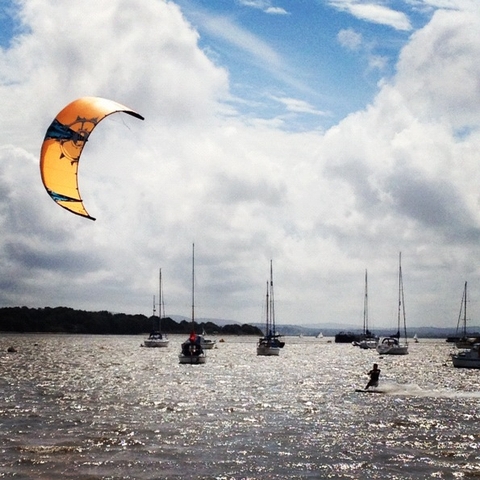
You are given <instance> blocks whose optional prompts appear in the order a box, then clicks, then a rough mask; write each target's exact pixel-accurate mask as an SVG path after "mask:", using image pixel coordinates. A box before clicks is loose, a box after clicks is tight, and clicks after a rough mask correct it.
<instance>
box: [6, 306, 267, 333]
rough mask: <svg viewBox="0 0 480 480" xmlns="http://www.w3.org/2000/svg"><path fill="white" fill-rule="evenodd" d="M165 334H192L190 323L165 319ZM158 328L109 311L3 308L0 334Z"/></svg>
mask: <svg viewBox="0 0 480 480" xmlns="http://www.w3.org/2000/svg"><path fill="white" fill-rule="evenodd" d="M161 327H162V332H164V333H186V334H188V333H190V331H191V322H189V321H186V320H183V321H181V322H180V323H177V322H175V321H174V320H172V319H171V318H169V317H167V318H162V325H161ZM157 329H158V317H153V316H152V317H146V316H145V315H127V314H125V313H111V312H107V311H101V312H87V311H84V310H74V309H73V308H68V307H55V308H50V307H46V308H28V307H7V308H0V331H3V332H19V333H27V332H45V333H87V334H99V335H137V334H142V333H147V332H151V331H152V330H157ZM195 330H196V333H202V331H205V332H206V333H208V334H209V335H211V334H213V333H218V334H224V335H259V336H262V335H263V333H262V331H261V330H260V329H259V328H257V327H254V326H252V325H247V324H245V325H225V326H223V327H219V326H218V325H215V324H214V323H212V322H205V323H195Z"/></svg>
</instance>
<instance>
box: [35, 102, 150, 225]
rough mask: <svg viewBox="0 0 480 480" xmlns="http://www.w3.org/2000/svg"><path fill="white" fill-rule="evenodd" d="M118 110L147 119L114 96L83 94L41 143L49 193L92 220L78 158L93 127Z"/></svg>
mask: <svg viewBox="0 0 480 480" xmlns="http://www.w3.org/2000/svg"><path fill="white" fill-rule="evenodd" d="M116 112H124V113H127V114H129V115H132V116H134V117H136V118H139V119H140V120H144V118H143V117H142V116H141V115H140V114H138V113H137V112H134V111H133V110H131V109H130V108H128V107H125V106H124V105H121V104H119V103H117V102H114V101H112V100H107V99H105V98H99V97H82V98H79V99H77V100H74V101H73V102H72V103H70V104H68V105H67V106H66V107H65V108H64V109H63V110H62V111H61V112H60V113H59V114H58V115H57V116H56V117H55V119H54V120H53V122H52V124H51V125H50V126H49V127H48V129H47V133H46V134H45V139H44V141H43V144H42V149H41V153H40V173H41V176H42V182H43V185H44V186H45V188H46V190H47V192H48V194H49V195H50V197H52V199H53V200H54V201H55V202H56V203H57V204H58V205H60V206H61V207H63V208H65V209H67V210H69V211H70V212H72V213H74V214H76V215H80V216H82V217H86V218H89V219H90V220H95V218H93V217H91V216H90V215H89V214H88V212H87V210H86V209H85V207H84V205H83V201H82V198H81V196H80V192H79V189H78V162H79V161H80V155H81V154H82V150H83V147H84V146H85V142H86V141H87V140H88V137H89V135H90V134H91V133H92V130H93V129H94V128H95V127H96V126H97V124H98V123H99V122H101V121H102V120H103V119H104V118H105V117H106V116H108V115H110V114H112V113H116Z"/></svg>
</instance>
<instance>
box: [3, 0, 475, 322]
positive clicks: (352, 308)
mask: <svg viewBox="0 0 480 480" xmlns="http://www.w3.org/2000/svg"><path fill="white" fill-rule="evenodd" d="M85 11H89V12H90V13H89V15H85ZM377 12H378V10H377ZM20 18H21V20H22V22H23V31H24V33H23V35H22V36H19V37H17V38H16V39H15V41H14V42H13V43H12V44H11V46H9V47H4V48H3V49H2V50H1V51H0V72H2V73H1V81H0V93H1V95H2V99H3V100H2V103H1V105H0V113H1V115H0V222H1V226H2V229H1V232H2V233H1V234H0V267H1V269H2V272H3V276H2V281H1V283H0V287H1V289H0V304H2V305H29V306H45V305H51V306H55V305H58V304H65V305H68V306H72V307H76V308H84V309H108V310H113V311H126V312H132V313H138V312H141V313H145V314H150V305H151V295H152V292H153V293H154V292H155V291H156V288H157V285H156V282H157V273H158V267H162V273H163V277H164V286H165V295H166V299H165V300H166V303H167V307H168V309H167V310H168V311H167V314H168V313H171V314H173V313H178V314H182V313H184V314H186V315H188V312H189V306H190V305H189V304H190V295H189V288H190V274H191V272H190V266H191V259H190V255H191V243H192V242H193V241H195V243H196V256H197V269H196V276H197V282H198V289H197V294H198V295H197V297H198V309H199V312H198V315H199V316H200V317H201V316H208V317H213V318H231V319H233V320H237V321H240V322H247V321H257V320H260V318H261V303H262V299H263V285H264V280H265V279H266V278H267V276H268V262H269V260H270V258H273V260H274V269H275V277H276V283H277V290H276V299H277V300H278V307H277V309H278V312H279V318H278V320H279V321H280V323H316V322H323V321H339V322H353V323H354V322H355V319H357V318H358V321H359V322H360V318H361V307H362V305H363V303H362V302H363V274H364V268H365V267H368V269H369V277H370V279H371V281H370V284H371V286H370V285H369V287H370V289H371V296H372V300H373V298H375V302H372V320H373V322H374V325H390V319H392V318H393V315H391V312H392V310H393V309H394V308H395V305H396V287H395V282H396V259H397V255H398V251H399V250H403V261H404V282H405V291H406V302H407V309H408V311H409V316H410V318H411V319H412V320H413V321H414V322H415V323H416V324H417V325H421V324H432V323H440V322H442V323H444V324H445V325H446V326H452V318H451V317H449V312H450V311H451V310H449V308H450V307H451V306H452V305H450V300H451V298H448V301H447V300H442V298H447V293H448V292H451V291H453V290H455V287H456V286H457V287H459V288H458V290H461V285H463V281H464V280H465V277H466V276H467V275H468V276H469V281H470V283H471V284H473V285H474V284H475V281H476V282H477V283H478V282H479V280H480V275H479V274H480V272H479V271H477V267H476V263H478V262H476V259H477V258H478V256H477V253H476V250H477V244H478V236H479V232H480V229H479V227H480V218H479V196H478V184H479V180H480V178H479V168H478V151H479V147H480V134H479V126H480V115H479V113H478V109H477V108H476V105H478V100H479V95H480V89H479V88H478V78H480V76H479V75H478V73H480V72H478V69H479V66H478V64H477V63H478V62H477V59H478V56H479V55H478V54H479V48H480V40H479V39H478V35H476V34H475V32H478V30H479V27H480V15H479V13H478V12H476V13H475V12H472V10H469V11H465V10H458V11H455V10H443V11H438V12H436V13H435V15H433V17H432V19H431V21H430V22H429V24H428V25H427V26H426V27H425V28H423V29H422V30H420V31H418V32H416V33H415V34H414V35H412V37H411V39H410V41H409V43H408V45H406V47H405V48H404V49H403V50H402V52H401V55H400V59H399V61H398V65H397V73H396V75H395V76H394V77H393V78H392V79H390V80H385V81H383V83H381V84H380V85H379V89H378V94H377V95H376V96H375V98H374V99H373V100H372V102H371V104H370V105H369V106H368V107H367V108H365V109H364V110H361V111H357V112H353V113H351V114H350V115H348V116H347V117H346V118H345V119H343V120H342V121H341V122H339V123H338V125H335V126H334V127H332V128H331V129H329V130H328V131H326V132H324V133H320V132H318V131H301V132H288V131H284V130H282V129H281V128H278V126H277V125H276V124H275V123H270V124H269V123H265V122H263V123H262V122H256V121H254V120H253V121H252V119H249V120H248V121H245V120H244V119H243V118H242V117H240V116H236V115H235V112H232V111H231V110H230V111H228V114H225V112H226V110H225V104H224V100H225V99H227V98H228V97H229V81H230V79H229V75H228V72H227V71H226V70H225V69H224V68H220V67H219V66H217V65H215V64H214V63H213V62H212V61H211V60H210V59H209V58H208V56H207V55H206V54H205V52H204V51H202V49H201V48H200V47H199V37H198V34H197V32H196V31H195V29H194V28H193V27H192V26H191V25H190V24H189V23H188V22H187V21H186V20H185V18H184V17H183V15H182V12H181V11H180V9H179V8H178V7H177V6H176V5H175V4H173V3H172V2H169V3H166V2H143V1H140V0H111V1H110V2H108V6H105V5H103V4H102V5H101V6H99V5H98V2H94V1H93V0H86V1H84V2H82V3H81V4H77V3H68V4H62V5H60V6H59V5H58V4H57V3H56V2H54V1H53V0H38V1H37V2H25V3H21V15H20ZM139 25H141V28H139ZM224 27H225V25H223V26H221V27H219V26H218V24H217V25H216V27H215V28H224ZM212 28H214V27H213V26H212ZM397 28H400V27H397ZM222 31H223V32H225V29H223V30H222ZM233 35H234V36H235V32H233ZM239 38H240V37H238V36H236V39H237V40H236V41H240V40H239ZM242 38H243V37H242ZM243 40H244V41H246V42H248V38H243ZM240 43H242V42H241V41H240ZM243 43H245V42H243ZM254 45H256V44H255V43H254V42H253V43H251V48H252V49H254ZM271 53H272V52H271V51H270V50H268V48H267V49H266V50H265V51H264V53H263V54H264V55H265V58H267V59H269V61H272V62H273V63H275V62H276V61H279V60H278V59H277V60H276V59H275V55H272V54H271ZM83 95H99V96H104V97H107V98H111V99H113V100H116V101H119V102H121V103H123V104H125V105H127V106H129V107H131V108H134V109H135V110H137V111H138V112H140V113H141V114H142V115H144V116H145V122H139V121H138V120H136V119H133V118H130V117H128V116H126V115H122V114H118V115H114V116H111V117H109V118H107V119H106V120H104V121H103V122H102V123H101V124H100V125H99V126H98V127H97V128H96V130H95V131H94V133H93V134H92V136H91V138H90V140H89V142H88V145H87V146H86V148H85V151H84V154H83V157H82V159H81V164H80V174H79V182H80V188H81V192H82V195H83V197H84V200H85V203H86V206H87V208H88V210H89V211H90V212H91V213H92V215H94V216H96V217H97V222H91V221H87V220H84V219H81V218H79V217H76V216H74V215H71V214H69V213H68V212H66V211H64V210H63V209H60V208H59V207H58V206H56V205H55V204H54V202H52V200H51V199H50V198H49V196H48V195H47V194H46V193H45V192H44V190H43V186H42V185H41V182H40V176H39V172H38V154H39V149H40V145H41V142H42V139H43V135H44V133H45V130H46V128H47V126H48V125H49V123H50V122H51V120H52V118H53V117H54V116H55V115H56V113H57V112H58V111H59V110H60V109H61V108H62V107H63V106H64V105H65V104H66V103H68V102H69V101H71V100H73V99H74V98H77V97H80V96H83ZM276 99H277V101H278V102H281V103H282V104H283V105H284V106H285V108H286V109H288V110H289V111H291V112H308V113H311V114H315V115H320V114H321V112H320V111H318V110H317V109H315V108H313V107H312V106H311V105H310V104H309V103H308V102H307V101H304V100H302V99H295V98H292V97H291V96H288V95H277V97H276ZM472 278H473V280H471V279H472ZM472 288H473V287H472ZM479 288H480V286H479ZM432 291H435V292H437V294H438V296H437V299H438V300H437V302H435V304H434V305H431V304H426V303H425V298H427V297H428V298H430V297H429V295H430V294H431V293H432ZM460 293H461V292H460ZM452 303H453V302H452ZM456 307H457V302H456V300H455V302H454V305H453V310H455V311H456ZM357 312H358V316H357ZM359 325H360V323H359Z"/></svg>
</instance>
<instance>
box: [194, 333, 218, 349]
mask: <svg viewBox="0 0 480 480" xmlns="http://www.w3.org/2000/svg"><path fill="white" fill-rule="evenodd" d="M197 336H198V337H200V343H201V344H202V347H203V348H204V349H206V350H211V349H212V348H215V347H216V346H217V341H216V340H213V339H211V338H207V332H205V329H203V330H202V334H201V335H197Z"/></svg>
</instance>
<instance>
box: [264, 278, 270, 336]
mask: <svg viewBox="0 0 480 480" xmlns="http://www.w3.org/2000/svg"><path fill="white" fill-rule="evenodd" d="M265 298H266V302H265V336H266V337H268V336H269V335H270V302H269V294H268V280H267V294H266V297H265Z"/></svg>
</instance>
